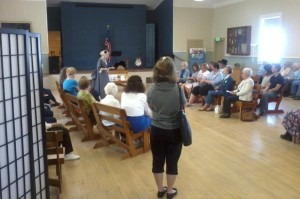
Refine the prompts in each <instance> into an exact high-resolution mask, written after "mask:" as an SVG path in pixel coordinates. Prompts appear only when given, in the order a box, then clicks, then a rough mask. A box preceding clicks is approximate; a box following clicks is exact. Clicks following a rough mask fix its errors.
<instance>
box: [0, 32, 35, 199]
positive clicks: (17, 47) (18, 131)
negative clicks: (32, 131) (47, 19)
mask: <svg viewBox="0 0 300 199" xmlns="http://www.w3.org/2000/svg"><path fill="white" fill-rule="evenodd" d="M0 47H1V49H0V88H1V92H0V110H3V111H1V112H2V113H1V114H0V115H1V116H0V156H1V158H0V175H1V181H0V187H1V196H0V197H2V198H30V197H31V193H30V192H31V186H30V154H29V148H28V146H29V135H28V130H27V129H28V117H29V115H28V113H27V109H26V108H22V106H25V107H26V104H27V97H26V76H25V74H26V73H25V70H26V69H25V35H17V34H1V37H0ZM28 182H29V183H28Z"/></svg>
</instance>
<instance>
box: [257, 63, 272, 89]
mask: <svg viewBox="0 0 300 199" xmlns="http://www.w3.org/2000/svg"><path fill="white" fill-rule="evenodd" d="M264 69H265V71H266V74H265V75H264V76H263V79H262V81H261V83H260V85H261V89H264V88H266V87H267V85H268V84H269V83H270V79H271V77H272V75H273V72H272V65H271V64H266V65H264Z"/></svg>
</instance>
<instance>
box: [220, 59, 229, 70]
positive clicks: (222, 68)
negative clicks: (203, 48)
mask: <svg viewBox="0 0 300 199" xmlns="http://www.w3.org/2000/svg"><path fill="white" fill-rule="evenodd" d="M227 62H228V61H227V60H226V59H222V60H220V61H218V63H219V69H220V71H221V73H223V70H224V68H225V66H227Z"/></svg>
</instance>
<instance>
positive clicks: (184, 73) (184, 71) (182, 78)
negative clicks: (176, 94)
mask: <svg viewBox="0 0 300 199" xmlns="http://www.w3.org/2000/svg"><path fill="white" fill-rule="evenodd" d="M189 77H190V71H189V69H188V63H187V62H186V61H183V62H181V64H180V74H179V80H178V83H179V84H180V83H181V84H182V83H185V82H186V80H187V79H188V78H189Z"/></svg>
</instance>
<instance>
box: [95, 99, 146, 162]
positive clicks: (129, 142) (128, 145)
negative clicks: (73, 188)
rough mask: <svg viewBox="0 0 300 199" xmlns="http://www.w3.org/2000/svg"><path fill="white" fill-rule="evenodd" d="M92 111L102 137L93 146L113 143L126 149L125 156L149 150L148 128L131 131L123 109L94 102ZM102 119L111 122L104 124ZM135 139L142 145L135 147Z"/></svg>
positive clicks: (97, 146)
mask: <svg viewBox="0 0 300 199" xmlns="http://www.w3.org/2000/svg"><path fill="white" fill-rule="evenodd" d="M93 112H94V115H95V119H96V121H97V129H98V131H99V133H100V134H101V137H102V139H101V140H100V141H99V142H98V143H96V145H95V146H94V148H99V147H102V146H108V145H109V144H112V143H115V144H117V145H119V146H120V147H122V148H123V149H125V150H127V154H126V155H125V158H127V157H133V156H136V155H138V154H141V153H145V152H148V151H149V148H150V145H149V142H150V134H149V129H147V130H145V131H142V132H138V133H133V132H132V130H131V129H130V124H129V122H128V121H127V120H126V118H127V114H126V111H125V110H124V109H121V108H116V107H112V106H108V105H104V104H101V103H98V102H94V103H93ZM104 120H106V121H108V122H111V123H112V124H111V125H110V126H105V125H104V124H103V121H104ZM113 133H114V134H113ZM120 135H122V136H124V137H125V139H126V141H121V139H120V137H119V136H120ZM137 139H140V140H142V143H143V146H142V147H138V148H136V146H135V144H134V142H136V140H137Z"/></svg>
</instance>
